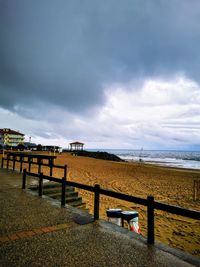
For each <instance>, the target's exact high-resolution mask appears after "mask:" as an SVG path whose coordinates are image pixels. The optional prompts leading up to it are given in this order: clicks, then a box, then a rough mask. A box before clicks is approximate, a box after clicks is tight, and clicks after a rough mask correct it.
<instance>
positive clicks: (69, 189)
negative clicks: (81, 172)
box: [43, 186, 75, 194]
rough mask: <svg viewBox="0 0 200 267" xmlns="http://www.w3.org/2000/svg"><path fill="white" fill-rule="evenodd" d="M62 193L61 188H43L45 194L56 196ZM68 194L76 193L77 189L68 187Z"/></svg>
mask: <svg viewBox="0 0 200 267" xmlns="http://www.w3.org/2000/svg"><path fill="white" fill-rule="evenodd" d="M58 192H61V187H55V188H54V187H52V188H46V187H43V193H44V194H54V193H58ZM66 192H75V188H74V187H73V186H66Z"/></svg>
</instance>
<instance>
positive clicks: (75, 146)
mask: <svg viewBox="0 0 200 267" xmlns="http://www.w3.org/2000/svg"><path fill="white" fill-rule="evenodd" d="M83 146H84V143H81V142H77V141H76V142H72V143H70V150H71V151H77V150H83Z"/></svg>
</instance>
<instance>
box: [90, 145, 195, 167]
mask: <svg viewBox="0 0 200 267" xmlns="http://www.w3.org/2000/svg"><path fill="white" fill-rule="evenodd" d="M95 151H105V152H108V153H112V154H115V155H117V156H118V157H120V158H121V159H124V160H127V161H136V162H139V161H140V162H145V163H150V164H156V165H161V166H168V167H176V168H186V169H197V170H200V151H174V150H143V149H141V150H129V149H96V150H95Z"/></svg>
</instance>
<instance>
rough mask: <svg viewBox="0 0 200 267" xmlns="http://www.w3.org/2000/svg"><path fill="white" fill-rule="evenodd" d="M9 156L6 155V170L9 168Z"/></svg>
mask: <svg viewBox="0 0 200 267" xmlns="http://www.w3.org/2000/svg"><path fill="white" fill-rule="evenodd" d="M9 159H10V158H9V155H7V169H8V168H9Z"/></svg>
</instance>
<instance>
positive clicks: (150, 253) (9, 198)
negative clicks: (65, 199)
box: [0, 169, 200, 267]
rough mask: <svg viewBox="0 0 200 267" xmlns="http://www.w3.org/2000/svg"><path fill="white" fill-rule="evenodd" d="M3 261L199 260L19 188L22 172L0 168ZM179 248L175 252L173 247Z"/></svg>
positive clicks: (146, 262)
mask: <svg viewBox="0 0 200 267" xmlns="http://www.w3.org/2000/svg"><path fill="white" fill-rule="evenodd" d="M0 210H1V218H0V266H2V267H4V266H5V267H8V266H48V267H49V266H73V267H74V266H79V267H80V266H81V267H82V266H87V267H89V266H101V267H102V266H106V267H109V266H142V267H144V266H159V267H162V266H181V267H186V266H188V267H189V266H200V261H199V260H197V259H195V258H194V257H190V256H189V255H187V254H184V253H179V255H178V257H177V255H176V256H175V255H173V254H174V253H175V251H174V250H170V249H169V250H167V249H165V248H164V249H160V248H159V247H158V246H148V245H146V241H145V240H144V239H143V238H141V237H139V236H137V235H135V234H133V233H131V232H129V231H127V230H126V229H123V228H121V227H118V226H115V225H112V224H110V223H108V222H105V221H102V220H100V221H99V222H96V223H93V222H92V220H91V217H90V216H88V215H86V214H85V213H83V212H81V211H79V210H77V209H74V208H72V207H69V206H67V207H66V208H60V204H59V203H56V202H55V201H51V200H50V199H49V198H47V197H42V198H39V197H38V196H37V195H34V194H33V193H30V192H29V190H22V189H21V174H19V173H16V172H15V173H14V172H12V171H7V170H3V169H0ZM175 254H176V253H175Z"/></svg>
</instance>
